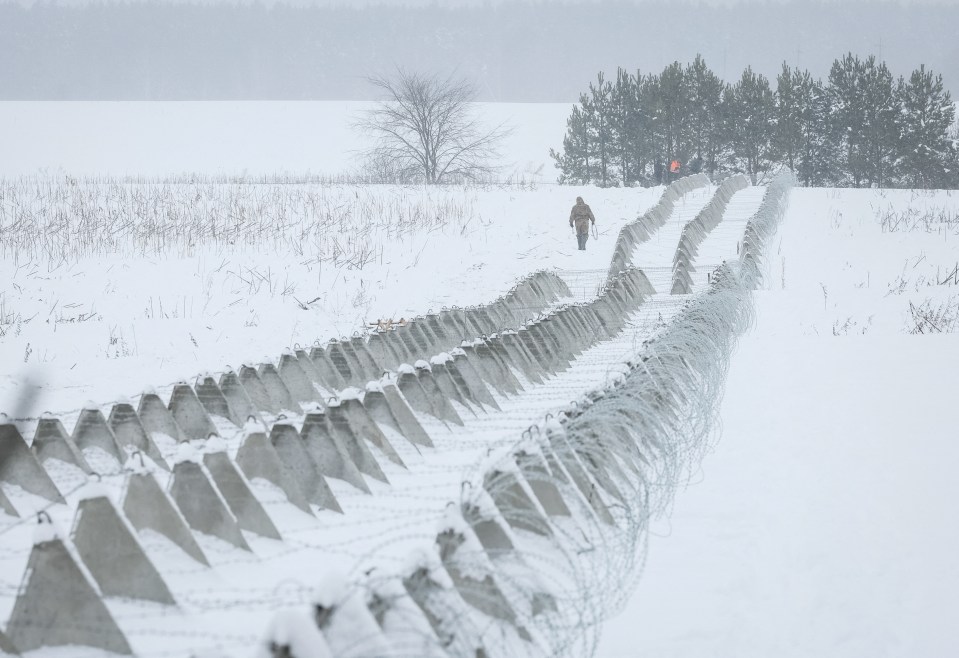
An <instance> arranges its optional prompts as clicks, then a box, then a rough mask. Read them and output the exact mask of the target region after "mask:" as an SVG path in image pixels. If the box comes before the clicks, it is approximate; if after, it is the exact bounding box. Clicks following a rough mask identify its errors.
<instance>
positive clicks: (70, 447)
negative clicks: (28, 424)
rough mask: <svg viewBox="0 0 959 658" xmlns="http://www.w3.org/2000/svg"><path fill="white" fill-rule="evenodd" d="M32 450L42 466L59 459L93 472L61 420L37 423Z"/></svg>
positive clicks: (47, 419) (51, 419)
mask: <svg viewBox="0 0 959 658" xmlns="http://www.w3.org/2000/svg"><path fill="white" fill-rule="evenodd" d="M0 431H2V430H0ZM30 449H31V450H33V454H35V455H36V456H37V460H38V461H39V462H40V463H41V464H42V463H43V462H45V461H46V460H48V459H59V460H60V461H62V462H66V463H68V464H73V465H74V466H76V467H77V468H79V469H80V470H82V471H83V472H84V473H86V474H88V475H89V474H90V473H91V472H92V469H91V468H90V465H89V464H87V460H86V458H85V457H84V456H83V453H82V452H81V451H80V449H79V448H78V447H77V444H75V443H74V442H73V439H72V438H70V435H69V434H67V431H66V430H65V429H64V428H63V423H61V422H60V419H59V418H53V417H48V418H41V419H40V421H39V422H38V423H37V430H36V432H34V434H33V443H32V444H31V446H30Z"/></svg>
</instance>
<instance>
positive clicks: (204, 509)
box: [170, 461, 252, 552]
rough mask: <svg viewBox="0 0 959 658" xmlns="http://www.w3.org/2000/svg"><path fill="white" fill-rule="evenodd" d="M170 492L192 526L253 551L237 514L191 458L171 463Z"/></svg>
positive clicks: (201, 468) (194, 528)
mask: <svg viewBox="0 0 959 658" xmlns="http://www.w3.org/2000/svg"><path fill="white" fill-rule="evenodd" d="M170 494H171V495H172V497H173V500H174V501H175V502H176V504H177V507H179V508H180V511H181V512H182V513H183V517H184V518H185V519H186V522H187V524H188V525H189V526H190V527H191V528H192V529H193V530H196V531H198V532H202V533H205V534H208V535H212V536H214V537H218V538H220V539H222V540H224V541H226V542H229V543H231V544H233V545H234V546H236V547H237V548H241V549H243V550H245V551H250V552H252V550H251V549H250V546H249V544H247V543H246V539H244V538H243V533H242V532H240V526H239V525H238V524H237V521H236V517H234V516H233V513H232V512H230V510H229V508H228V507H227V505H226V502H225V501H224V500H223V498H222V496H220V494H219V492H218V491H217V490H216V488H215V487H214V486H213V483H212V482H210V479H209V478H208V477H207V475H206V473H205V472H204V470H203V467H202V466H200V465H199V464H197V463H195V462H192V461H182V462H180V463H178V464H177V465H176V466H174V467H173V478H172V479H171V480H170Z"/></svg>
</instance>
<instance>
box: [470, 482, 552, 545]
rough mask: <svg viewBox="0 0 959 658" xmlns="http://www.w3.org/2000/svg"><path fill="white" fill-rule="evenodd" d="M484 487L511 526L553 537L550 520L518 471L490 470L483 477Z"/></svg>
mask: <svg viewBox="0 0 959 658" xmlns="http://www.w3.org/2000/svg"><path fill="white" fill-rule="evenodd" d="M483 488H484V489H485V490H486V492H487V493H488V494H489V495H490V497H491V498H492V499H493V502H495V503H496V507H497V509H499V511H500V514H502V515H503V518H504V519H506V522H507V523H508V524H509V525H510V526H512V527H513V528H517V529H523V530H528V531H530V532H534V533H536V534H538V535H542V536H544V537H552V535H553V530H552V528H551V527H550V524H549V521H547V519H546V517H545V516H543V514H542V513H541V512H540V510H539V508H538V507H537V506H536V503H534V502H533V500H532V499H531V498H530V497H529V494H527V493H526V490H525V489H524V488H523V486H522V484H521V481H520V476H519V474H518V473H514V472H510V471H501V470H497V469H493V470H490V471H488V472H487V473H486V475H485V476H484V477H483Z"/></svg>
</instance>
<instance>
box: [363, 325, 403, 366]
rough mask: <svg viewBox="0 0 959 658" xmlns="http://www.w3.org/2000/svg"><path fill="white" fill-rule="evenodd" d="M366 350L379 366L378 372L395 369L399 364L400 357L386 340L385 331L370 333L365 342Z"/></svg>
mask: <svg viewBox="0 0 959 658" xmlns="http://www.w3.org/2000/svg"><path fill="white" fill-rule="evenodd" d="M366 351H367V352H369V353H370V358H372V359H373V361H374V362H375V363H376V364H377V365H378V366H379V368H380V370H379V371H380V372H381V373H382V372H383V370H387V369H388V370H396V367H397V366H398V365H400V362H401V359H400V357H399V356H398V355H397V354H396V353H395V352H394V351H393V348H392V347H391V346H390V345H389V343H388V342H387V340H386V333H385V332H381V331H378V332H376V333H374V334H370V337H369V340H368V341H367V343H366Z"/></svg>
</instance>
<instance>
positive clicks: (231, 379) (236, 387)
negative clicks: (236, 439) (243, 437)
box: [219, 370, 262, 427]
mask: <svg viewBox="0 0 959 658" xmlns="http://www.w3.org/2000/svg"><path fill="white" fill-rule="evenodd" d="M254 374H255V372H254ZM219 387H220V392H221V393H223V397H224V398H226V402H227V404H228V405H229V407H230V413H231V414H232V416H233V418H236V419H237V420H239V421H241V422H240V426H241V427H242V426H243V425H245V424H246V422H247V421H248V420H249V419H250V417H251V416H252V417H253V418H255V419H256V420H259V421H261V422H262V420H261V418H260V413H259V410H258V409H257V407H256V405H254V404H253V400H251V399H250V396H249V395H247V392H246V389H245V388H244V387H243V384H241V383H240V378H239V376H238V375H237V374H236V373H235V372H233V371H232V370H231V371H229V372H225V373H223V374H222V375H220V381H219Z"/></svg>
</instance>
